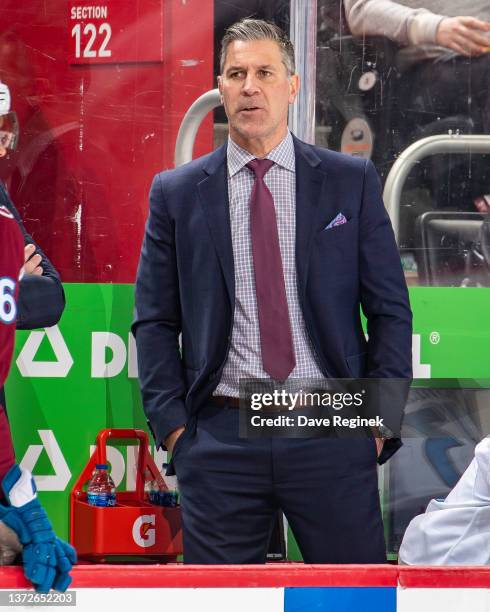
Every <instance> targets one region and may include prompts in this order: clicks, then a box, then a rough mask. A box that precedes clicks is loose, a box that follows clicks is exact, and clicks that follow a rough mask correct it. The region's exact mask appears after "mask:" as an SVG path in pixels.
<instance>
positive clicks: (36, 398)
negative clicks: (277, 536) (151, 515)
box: [6, 284, 490, 556]
mask: <svg viewBox="0 0 490 612" xmlns="http://www.w3.org/2000/svg"><path fill="white" fill-rule="evenodd" d="M65 291H66V299H67V306H66V309H65V313H64V314H63V317H62V319H61V321H60V323H59V325H57V326H55V327H52V328H49V329H46V330H35V331H31V332H20V331H19V332H17V341H16V350H15V355H14V362H13V365H12V370H11V373H10V377H9V380H8V383H7V389H6V390H7V405H8V414H9V418H10V421H11V425H12V430H13V435H14V442H15V448H16V453H17V459H18V461H19V462H21V463H22V465H24V466H25V467H27V468H29V469H31V471H32V472H33V474H34V475H35V477H36V481H37V484H38V489H39V491H40V497H41V500H42V502H43V503H44V505H45V507H46V509H47V511H48V513H49V515H50V517H51V519H52V521H53V524H54V526H55V528H56V530H57V531H58V533H59V535H60V536H62V537H65V538H66V537H67V535H68V509H69V493H70V490H71V488H72V486H73V484H74V482H75V480H76V478H77V476H78V475H79V474H80V472H81V470H82V469H83V467H84V465H85V464H86V462H87V460H88V458H89V456H90V453H91V451H92V448H93V444H94V442H95V438H96V435H97V433H98V432H99V431H100V430H101V429H103V428H107V427H110V428H121V427H122V428H126V427H130V428H133V427H136V428H142V429H146V419H145V417H144V414H143V410H142V407H141V399H140V393H139V387H138V380H137V365H136V350H135V344H134V340H133V339H132V337H131V334H130V324H131V319H132V313H133V286H132V285H109V284H67V285H65ZM410 299H411V304H412V309H413V312H414V336H413V366H414V377H415V378H420V379H437V378H445V379H448V378H458V379H490V361H489V359H488V350H489V347H490V326H489V325H488V323H487V322H488V310H489V305H490V289H481V288H478V289H476V288H475V289H470V288H465V289H460V288H456V289H454V288H425V287H424V288H422V287H414V288H411V290H410ZM150 442H151V452H152V454H153V456H154V458H155V459H156V461H157V464H161V463H162V462H163V461H164V459H165V454H166V453H164V452H163V451H158V452H157V451H156V449H155V447H154V445H153V440H152V439H151V438H150ZM135 448H136V447H135V446H134V443H128V445H127V446H126V445H119V446H118V447H117V448H114V449H113V450H110V451H109V456H108V459H109V461H110V463H111V469H112V475H113V477H114V480H115V482H116V485H118V486H119V488H131V487H132V485H133V484H134V475H135ZM293 556H294V555H293Z"/></svg>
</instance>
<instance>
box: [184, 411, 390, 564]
mask: <svg viewBox="0 0 490 612" xmlns="http://www.w3.org/2000/svg"><path fill="white" fill-rule="evenodd" d="M238 427H239V410H238V409H237V408H232V407H226V406H224V407H221V406H215V405H212V404H208V405H205V406H204V407H203V408H202V409H201V410H200V411H199V413H198V415H197V417H193V418H191V420H190V422H189V424H188V426H187V427H186V430H185V432H184V433H183V434H182V435H181V436H180V437H179V439H178V440H177V443H176V445H175V448H174V454H173V459H172V462H173V465H174V468H175V471H176V474H177V478H178V482H179V489H180V497H181V507H182V520H183V538H184V562H185V563H191V564H194V563H196V564H246V563H264V562H265V559H266V554H267V549H268V544H269V539H270V535H271V531H272V527H273V521H274V517H275V515H276V512H277V510H278V509H279V508H280V509H281V510H282V511H283V512H284V514H285V516H286V518H287V520H288V522H289V525H290V527H291V529H292V531H293V533H294V536H295V538H296V541H297V543H298V546H299V549H300V551H301V553H302V556H303V559H304V561H305V563H385V562H386V556H385V542H384V531H383V524H382V520H381V509H380V502H379V495H378V480H377V471H376V465H377V464H376V444H375V442H374V440H373V439H366V438H364V439H349V440H346V439H336V438H335V439H334V438H319V439H312V438H308V439H297V438H295V439H291V438H288V439H285V438H263V439H242V438H239V435H238Z"/></svg>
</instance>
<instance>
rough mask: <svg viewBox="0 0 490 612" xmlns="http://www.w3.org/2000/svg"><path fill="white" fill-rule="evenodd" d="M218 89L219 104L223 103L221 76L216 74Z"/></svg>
mask: <svg viewBox="0 0 490 612" xmlns="http://www.w3.org/2000/svg"><path fill="white" fill-rule="evenodd" d="M218 90H219V97H220V100H221V104H223V79H222V78H221V76H218Z"/></svg>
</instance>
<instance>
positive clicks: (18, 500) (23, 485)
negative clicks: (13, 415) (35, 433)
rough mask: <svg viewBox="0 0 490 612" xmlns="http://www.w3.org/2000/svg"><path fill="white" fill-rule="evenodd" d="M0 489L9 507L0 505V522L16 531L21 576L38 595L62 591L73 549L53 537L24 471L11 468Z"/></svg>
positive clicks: (65, 582) (68, 581)
mask: <svg viewBox="0 0 490 612" xmlns="http://www.w3.org/2000/svg"><path fill="white" fill-rule="evenodd" d="M2 488H3V490H4V493H5V496H6V498H7V501H8V503H9V506H7V507H5V506H3V507H2V506H0V520H2V521H3V522H4V523H5V524H6V525H7V526H8V527H10V528H11V529H12V530H13V531H15V532H16V534H17V536H18V538H19V540H20V542H21V543H22V544H23V546H24V548H23V551H22V557H23V561H24V574H25V576H26V578H28V579H29V580H30V581H31V582H32V583H33V585H34V588H35V589H36V591H38V592H39V593H47V592H48V591H49V590H50V589H51V588H54V589H56V590H58V591H65V590H66V589H67V588H68V586H69V584H70V583H71V577H70V575H69V572H70V570H71V568H72V565H73V564H74V563H76V552H75V549H74V548H73V547H72V546H70V545H69V544H68V543H66V542H63V541H62V540H60V539H59V538H58V537H56V535H55V533H54V531H53V527H52V526H51V523H50V521H49V519H48V516H47V514H46V511H45V510H44V508H43V507H42V506H41V504H40V502H39V499H38V498H37V494H36V484H35V482H34V479H33V478H32V476H31V474H30V472H29V471H28V470H24V469H21V468H20V467H19V466H18V465H14V466H12V467H11V468H10V470H9V471H8V472H7V474H6V475H5V477H4V479H3V481H2Z"/></svg>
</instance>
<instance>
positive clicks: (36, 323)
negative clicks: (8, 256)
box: [0, 183, 65, 329]
mask: <svg viewBox="0 0 490 612" xmlns="http://www.w3.org/2000/svg"><path fill="white" fill-rule="evenodd" d="M0 205H3V206H5V207H6V208H7V209H8V210H10V212H11V213H12V214H13V215H14V217H15V219H16V221H17V223H18V225H19V228H20V230H21V231H22V234H23V236H24V244H25V247H26V250H25V252H24V253H25V257H26V259H27V261H26V274H25V275H24V277H23V279H22V281H21V285H20V293H19V300H18V312H17V329H35V328H37V327H51V326H52V325H55V324H56V323H57V322H58V321H59V320H60V318H61V315H62V313H63V310H64V308H65V294H64V291H63V286H62V284H61V280H60V277H59V274H58V272H57V271H56V270H55V268H54V266H53V264H52V263H51V262H50V261H49V259H48V257H46V255H45V254H44V253H43V251H42V249H41V248H40V247H39V245H38V244H36V242H35V241H34V240H33V239H32V237H31V236H30V235H29V234H28V232H27V231H26V229H25V227H24V224H23V223H22V220H21V218H20V215H19V213H18V211H17V209H16V208H15V206H14V204H13V202H12V201H11V200H10V198H9V197H8V194H7V192H6V190H5V187H4V186H3V185H2V184H1V183H0ZM28 245H33V246H30V247H29V246H28ZM33 247H34V248H33ZM39 268H41V273H39V272H38V271H37V272H36V270H38V269H39Z"/></svg>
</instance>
